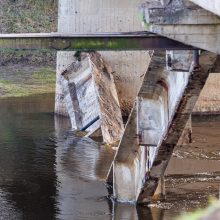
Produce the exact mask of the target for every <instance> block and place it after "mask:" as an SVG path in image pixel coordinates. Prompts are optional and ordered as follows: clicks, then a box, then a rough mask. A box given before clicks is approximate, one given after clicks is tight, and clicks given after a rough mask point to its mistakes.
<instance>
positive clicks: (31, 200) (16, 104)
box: [0, 94, 220, 220]
mask: <svg viewBox="0 0 220 220" xmlns="http://www.w3.org/2000/svg"><path fill="white" fill-rule="evenodd" d="M53 109H54V96H53V95H50V94H48V95H41V96H35V97H26V98H13V99H3V100H0V219H4V220H14V219H16V220H20V219H28V220H29V219H30V220H34V219H37V220H38V219H39V220H44V219H45V220H50V219H64V220H65V219H67V220H69V219H70V220H71V219H73V220H85V219H91V220H93V219H94V220H105V219H106V220H121V219H129V220H133V219H134V220H138V219H139V220H140V219H147V220H170V219H173V217H175V216H176V215H178V214H180V213H181V212H184V211H190V210H193V209H194V208H197V207H202V206H205V205H206V204H207V199H208V198H209V197H210V196H213V197H218V189H219V185H220V183H219V182H220V162H219V160H220V142H219V134H220V117H219V116H213V117H194V118H193V130H194V134H193V144H192V145H190V146H185V147H182V148H177V149H176V151H175V153H174V156H173V158H172V160H171V163H170V165H169V167H168V170H167V177H166V190H167V198H166V200H165V201H163V202H157V203H155V204H152V205H150V206H149V207H147V206H141V207H137V208H136V207H135V206H134V205H129V204H112V202H111V201H110V200H109V199H108V190H107V188H106V185H105V182H104V179H105V176H106V174H107V171H108V169H109V166H110V164H111V160H112V158H113V157H114V153H115V151H114V150H111V149H109V148H106V147H104V146H102V144H101V143H97V142H95V141H93V140H91V139H88V138H80V137H76V136H75V135H74V134H73V132H72V131H70V124H69V121H68V120H66V119H60V118H56V117H55V118H54V115H53Z"/></svg>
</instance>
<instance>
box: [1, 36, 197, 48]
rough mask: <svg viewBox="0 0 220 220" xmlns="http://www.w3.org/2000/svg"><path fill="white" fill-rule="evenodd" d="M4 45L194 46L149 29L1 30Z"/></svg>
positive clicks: (28, 46)
mask: <svg viewBox="0 0 220 220" xmlns="http://www.w3.org/2000/svg"><path fill="white" fill-rule="evenodd" d="M0 49H22V50H35V49H51V50H67V51H68V50H69V51H74V50H76V51H85V50H99V51H100V50H110V51H111V50H154V49H170V50H186V49H189V50H190V49H194V48H193V47H191V46H188V45H185V44H182V43H179V42H177V41H175V40H170V39H168V38H166V37H161V36H157V35H155V34H152V33H149V32H137V33H136V32H131V33H97V34H73V35H71V34H58V33H48V34H44V33H39V34H0Z"/></svg>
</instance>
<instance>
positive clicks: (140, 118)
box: [113, 53, 217, 203]
mask: <svg viewBox="0 0 220 220" xmlns="http://www.w3.org/2000/svg"><path fill="white" fill-rule="evenodd" d="M216 57H217V56H216V55H215V54H211V53H207V54H202V56H201V58H200V62H201V64H202V69H201V70H200V71H198V72H191V74H190V73H186V72H172V71H167V70H166V69H165V68H164V67H165V55H163V54H162V55H160V54H157V56H155V55H154V57H153V58H152V61H151V64H150V67H149V71H148V72H147V74H146V75H145V79H144V82H143V85H142V87H141V90H140V92H139V95H138V99H137V102H136V104H135V106H134V109H133V111H132V113H131V116H130V118H129V121H128V123H127V125H126V128H125V133H124V136H123V138H122V140H121V143H120V144H119V148H118V151H117V154H116V157H115V160H114V162H113V189H114V196H115V197H116V198H117V200H118V201H122V202H128V201H130V202H139V203H145V202H150V201H152V200H153V199H154V198H157V196H156V195H155V192H156V189H157V187H158V184H159V180H160V179H161V178H162V177H163V174H164V171H165V169H166V166H167V164H168V162H169V159H170V157H171V155H172V151H173V148H174V147H175V145H176V144H177V142H178V140H179V138H180V136H181V134H182V132H183V129H184V128H185V125H186V123H187V121H188V120H189V116H190V114H191V112H192V110H193V107H194V104H195V103H196V100H197V98H198V96H199V94H200V91H201V90H202V88H203V85H204V84H205V81H206V78H207V77H208V74H209V71H210V68H211V67H213V65H214V64H215V60H216ZM155 146H157V147H155Z"/></svg>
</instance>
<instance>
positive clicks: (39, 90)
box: [0, 67, 55, 98]
mask: <svg viewBox="0 0 220 220" xmlns="http://www.w3.org/2000/svg"><path fill="white" fill-rule="evenodd" d="M26 71H27V70H25V69H21V70H18V71H17V72H15V73H14V76H13V77H12V76H11V75H8V76H5V77H1V79H0V96H1V98H8V97H21V96H29V95H34V94H43V93H53V92H54V90H55V71H54V69H52V68H51V67H44V68H39V69H37V68H36V69H35V70H34V71H33V72H32V73H31V74H30V72H29V71H28V72H26Z"/></svg>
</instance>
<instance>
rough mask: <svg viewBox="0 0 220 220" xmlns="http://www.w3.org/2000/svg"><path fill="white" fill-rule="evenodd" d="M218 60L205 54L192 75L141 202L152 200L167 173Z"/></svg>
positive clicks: (159, 151)
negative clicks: (160, 179) (161, 178)
mask: <svg viewBox="0 0 220 220" xmlns="http://www.w3.org/2000/svg"><path fill="white" fill-rule="evenodd" d="M216 59H217V55H215V54H212V53H203V54H202V55H201V57H200V64H201V69H200V70H197V71H193V72H192V73H191V75H190V77H189V82H188V85H187V87H186V89H185V91H184V94H183V97H182V99H181V102H180V104H179V106H178V109H177V111H176V113H175V115H174V118H173V121H172V124H171V125H170V127H169V129H168V131H167V134H166V137H165V138H164V139H163V140H162V143H161V145H160V148H159V149H158V152H157V154H156V157H155V160H154V163H153V165H152V168H151V170H150V173H149V174H147V176H146V177H145V178H147V179H148V180H147V181H146V184H145V186H144V187H143V188H142V191H141V194H140V196H139V201H140V202H148V201H150V200H151V198H152V196H153V194H154V192H155V189H156V186H157V184H158V181H159V178H160V177H161V175H163V174H164V172H165V169H166V167H167V164H168V162H169V159H170V157H171V155H172V151H173V149H174V147H175V145H176V144H177V142H178V140H179V138H180V136H181V134H182V131H183V129H184V127H185V125H186V122H187V121H188V119H189V116H190V115H191V113H192V110H193V107H194V105H195V103H196V101H197V99H198V97H199V94H200V92H201V90H202V88H203V86H204V84H205V82H206V79H207V77H208V74H209V72H211V69H212V68H214V66H215V62H216Z"/></svg>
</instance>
